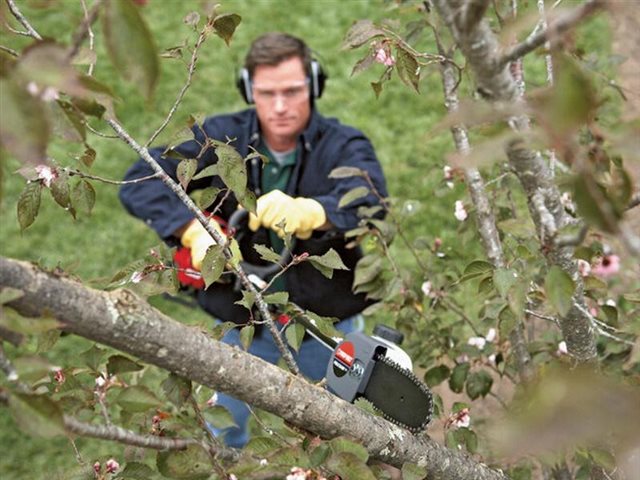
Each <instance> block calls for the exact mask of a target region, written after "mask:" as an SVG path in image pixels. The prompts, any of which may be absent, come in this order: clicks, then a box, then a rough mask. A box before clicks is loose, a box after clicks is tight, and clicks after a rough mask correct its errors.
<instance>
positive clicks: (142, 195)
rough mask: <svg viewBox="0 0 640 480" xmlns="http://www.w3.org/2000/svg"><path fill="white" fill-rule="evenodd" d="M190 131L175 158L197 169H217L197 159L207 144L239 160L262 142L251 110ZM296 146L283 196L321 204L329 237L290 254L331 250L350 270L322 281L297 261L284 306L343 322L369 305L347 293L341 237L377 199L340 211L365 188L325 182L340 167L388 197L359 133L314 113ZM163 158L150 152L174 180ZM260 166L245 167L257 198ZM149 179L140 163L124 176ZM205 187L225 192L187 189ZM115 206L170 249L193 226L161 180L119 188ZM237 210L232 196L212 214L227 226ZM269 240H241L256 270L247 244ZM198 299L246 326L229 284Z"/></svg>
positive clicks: (352, 255) (353, 259) (215, 181)
mask: <svg viewBox="0 0 640 480" xmlns="http://www.w3.org/2000/svg"><path fill="white" fill-rule="evenodd" d="M193 132H194V140H190V141H187V142H185V143H182V144H180V145H179V146H177V147H176V148H175V151H177V152H178V153H179V154H180V155H181V156H183V157H185V158H199V161H198V170H200V169H202V168H204V167H206V166H208V165H211V164H213V163H215V162H216V156H215V153H214V151H213V149H212V148H209V149H207V150H205V151H204V152H201V150H202V145H205V143H206V141H205V139H206V138H207V137H208V138H210V139H215V140H220V141H227V139H232V142H231V145H232V146H233V147H235V148H236V150H237V151H238V152H239V153H240V155H241V156H242V157H243V158H244V157H246V156H247V155H248V154H249V153H251V149H250V147H253V148H257V147H258V145H259V143H260V129H259V124H258V120H257V116H256V112H255V110H254V109H248V110H244V111H241V112H238V113H234V114H228V115H218V116H213V117H209V118H207V119H206V120H205V121H204V123H203V124H202V126H201V128H200V127H199V126H194V128H193ZM300 145H301V148H299V149H298V158H297V160H296V165H295V167H294V169H293V172H292V175H291V178H290V181H289V184H288V186H287V189H286V192H285V193H287V194H289V195H291V196H296V197H298V196H301V197H309V198H313V199H315V200H317V201H318V202H320V203H321V204H322V206H323V207H324V210H325V213H326V215H327V219H328V220H329V221H330V222H331V223H332V224H333V225H334V227H335V230H333V231H329V232H319V231H317V232H314V234H313V235H312V237H311V238H310V239H308V240H304V241H303V240H297V241H296V242H295V248H294V252H293V253H295V254H300V253H302V252H308V253H309V254H310V255H322V254H324V253H326V252H327V251H328V250H329V249H330V248H333V249H334V250H336V251H337V252H338V254H340V256H341V258H342V261H343V262H344V264H345V265H346V266H347V267H348V268H349V270H348V271H344V270H336V271H334V274H333V278H332V279H328V278H326V277H324V276H323V275H322V274H321V273H320V272H319V271H317V270H316V269H315V268H314V267H313V266H312V265H311V264H309V263H308V262H303V263H300V264H298V265H295V266H293V267H292V268H290V269H289V270H287V272H286V273H285V275H284V280H285V285H286V290H287V291H288V292H289V299H290V301H292V302H295V303H296V304H298V305H299V306H301V307H302V308H305V309H309V310H311V311H313V312H315V313H317V314H319V315H323V316H333V317H337V318H340V319H342V318H346V317H348V316H351V315H354V314H356V313H358V312H360V311H362V309H363V308H364V307H365V306H366V305H367V301H366V300H365V298H364V295H362V294H358V295H355V294H353V292H352V288H351V286H352V283H353V273H354V269H355V265H356V263H357V261H358V260H359V259H360V258H361V252H360V250H359V248H357V247H356V248H346V242H345V239H344V236H343V233H344V232H346V231H348V230H351V229H353V228H355V227H356V226H358V223H359V222H360V220H361V218H360V217H359V216H358V208H359V207H363V206H365V207H366V206H373V205H376V204H378V200H377V198H376V196H375V195H373V194H369V195H367V196H366V197H362V198H359V199H357V200H355V201H353V202H352V203H350V204H349V205H347V206H345V207H342V208H339V207H338V202H339V201H340V198H341V197H342V196H343V195H344V194H345V193H347V192H348V191H350V190H351V189H353V188H355V187H358V186H361V185H364V186H367V183H366V181H365V180H364V179H363V178H362V177H349V178H340V179H331V178H329V173H330V172H331V171H332V170H333V169H334V168H337V167H341V166H350V167H356V168H359V169H361V170H365V171H367V172H368V174H369V177H370V178H371V180H372V182H373V184H374V185H375V186H376V189H377V190H378V192H379V193H380V195H382V196H387V191H386V186H385V180H384V176H383V173H382V168H381V166H380V164H379V162H378V160H377V158H376V155H375V152H374V150H373V146H372V145H371V143H370V141H369V140H368V139H367V138H366V137H365V135H364V134H363V133H362V132H360V131H358V130H356V129H354V128H351V127H348V126H345V125H342V124H340V123H339V122H338V121H337V120H336V119H329V118H325V117H323V116H322V115H320V114H319V113H317V112H316V111H315V110H314V111H313V113H312V116H311V119H310V121H309V125H308V126H307V128H306V130H305V131H304V132H303V133H302V134H301V136H300ZM164 151H165V148H155V149H152V150H150V153H151V155H152V156H153V157H154V158H155V159H156V160H157V161H158V162H159V163H160V165H161V166H162V168H163V169H164V170H165V171H166V172H167V173H168V174H169V175H170V176H171V177H173V178H174V179H175V178H176V167H177V165H178V163H179V161H178V160H176V159H175V158H168V157H165V156H163V155H162V153H163V152H164ZM261 167H262V165H261V162H260V160H259V159H257V158H255V159H253V160H251V162H250V163H249V165H248V182H249V188H251V189H252V190H253V191H254V192H255V193H256V196H258V197H259V196H260V195H261V194H262V193H265V192H261V191H260V175H261V170H262V168H261ZM152 173H153V171H152V170H151V168H150V167H149V166H148V165H147V164H146V163H145V162H144V161H143V160H142V159H139V160H138V161H137V162H136V163H135V164H134V165H133V166H132V167H131V168H130V169H129V171H128V172H127V174H126V176H125V179H126V180H132V179H135V178H140V177H144V176H148V175H151V174H152ZM207 186H218V187H224V184H222V182H221V180H220V178H219V177H217V176H214V177H206V178H204V179H201V180H196V181H192V182H191V183H190V184H189V190H193V189H199V188H205V187H207ZM221 197H222V195H220V198H221ZM120 200H121V201H122V203H123V204H124V206H125V207H126V209H127V210H128V211H129V213H131V214H132V215H134V216H136V217H138V218H140V219H141V220H143V221H145V222H146V223H147V224H148V225H149V226H150V227H151V228H153V229H154V230H155V231H156V232H157V233H158V235H159V236H160V237H161V238H162V239H163V240H165V241H166V242H167V243H169V244H176V243H177V239H176V238H175V237H174V236H173V232H175V231H176V230H178V229H179V228H180V227H182V226H183V225H185V224H186V223H188V222H189V221H190V220H191V219H193V214H192V213H191V212H190V211H189V210H188V209H187V207H186V206H185V205H184V204H183V203H182V202H181V201H180V199H179V198H178V197H177V196H176V195H175V194H174V193H173V192H171V191H170V190H169V189H168V188H167V187H166V186H165V185H164V184H163V183H162V182H161V181H160V180H159V179H153V180H146V181H143V182H140V183H130V184H125V185H123V186H122V188H121V190H120ZM215 205H216V204H214V206H215ZM236 207H237V200H235V198H234V197H233V196H231V198H227V200H225V202H224V203H223V204H222V206H221V208H220V210H219V211H218V214H219V215H220V216H221V217H223V218H225V219H227V218H228V217H229V216H230V215H231V213H232V212H233V211H235V209H236ZM212 208H213V207H212ZM268 237H269V235H268V234H267V232H266V231H265V230H264V229H260V230H259V231H258V232H256V233H255V234H253V235H245V237H244V240H243V241H242V242H241V250H242V253H243V256H244V258H245V260H248V261H250V262H251V263H258V262H259V260H257V259H256V258H255V257H256V253H255V251H254V250H253V248H251V245H252V244H255V243H262V244H267V245H268V244H269V240H268ZM197 297H198V301H199V303H200V305H201V306H202V307H203V308H204V309H205V310H206V311H207V312H209V313H210V314H212V315H214V316H215V317H217V318H220V319H222V320H225V321H227V320H228V321H233V322H236V323H245V322H246V321H247V320H248V318H249V317H248V312H247V310H246V309H245V308H244V307H241V306H238V305H235V301H236V300H238V299H239V298H240V295H239V294H238V292H235V291H234V290H233V285H232V283H228V284H227V283H215V284H214V285H211V286H210V287H209V288H208V289H207V290H203V291H199V292H198V294H197Z"/></svg>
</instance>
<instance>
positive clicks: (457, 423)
mask: <svg viewBox="0 0 640 480" xmlns="http://www.w3.org/2000/svg"><path fill="white" fill-rule="evenodd" d="M469 425H471V415H469V408H468V407H465V408H463V409H462V410H460V411H459V412H455V413H452V414H451V415H449V418H447V420H446V422H445V426H446V427H447V428H448V427H454V428H462V427H465V428H467V427H469Z"/></svg>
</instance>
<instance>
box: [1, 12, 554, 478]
mask: <svg viewBox="0 0 640 480" xmlns="http://www.w3.org/2000/svg"><path fill="white" fill-rule="evenodd" d="M17 3H18V5H19V6H20V8H21V10H22V12H23V13H24V14H25V16H26V17H27V18H28V19H29V20H30V22H31V23H32V25H33V26H34V27H35V28H36V29H37V30H38V31H39V32H40V33H41V34H42V35H44V36H51V37H53V38H57V39H59V40H60V41H63V42H69V41H70V38H71V36H72V34H73V32H74V30H75V26H76V25H77V24H78V23H79V20H80V19H81V18H82V8H81V4H80V2H76V1H72V0H60V1H57V2H51V3H47V2H42V1H36V0H33V1H17ZM203 3H204V2H199V1H182V0H149V2H148V4H147V5H146V6H145V7H142V8H141V11H142V12H143V15H144V16H145V18H146V20H147V21H148V24H149V26H150V28H151V30H152V31H153V34H154V36H155V39H156V42H157V46H158V48H159V49H160V50H161V51H162V50H165V49H168V48H171V47H174V46H176V45H180V44H182V43H183V41H185V39H188V42H189V43H190V44H192V43H193V41H194V39H195V36H194V32H193V31H190V29H189V28H188V27H187V26H186V25H185V24H184V23H183V21H182V19H183V18H184V17H185V16H186V15H187V14H188V13H189V12H190V11H193V10H198V9H199V8H200V7H201V5H202V4H203ZM396 7H397V5H396V2H382V1H365V0H347V1H345V0H320V1H318V0H316V1H312V0H301V1H297V2H290V1H288V0H257V1H256V0H246V1H245V0H236V1H233V2H229V3H224V4H223V6H222V9H223V11H224V12H234V13H238V14H239V15H241V16H242V23H241V25H240V27H239V29H238V30H237V32H236V35H235V37H234V39H233V41H232V42H231V45H230V46H229V47H226V46H225V45H224V42H223V41H222V40H221V39H219V38H218V37H215V36H212V37H211V38H209V39H208V41H207V42H206V43H205V45H204V47H203V48H202V51H201V54H200V61H199V65H198V69H197V72H196V75H195V78H194V81H193V84H192V86H191V88H190V90H189V91H188V93H187V94H186V96H185V98H184V101H183V103H182V105H181V106H180V109H179V110H178V113H177V115H176V116H175V118H174V119H173V121H172V122H171V124H170V125H169V127H168V128H167V129H166V130H165V132H164V133H163V135H162V136H161V137H160V139H159V140H158V141H157V142H156V143H158V144H161V143H164V142H167V141H168V140H169V139H170V138H171V135H172V133H173V132H176V131H178V130H180V129H181V128H182V127H183V125H184V124H185V121H186V119H187V117H188V116H189V115H191V114H195V115H199V116H203V115H209V114H215V113H223V112H229V111H234V110H238V109H242V108H245V105H244V103H243V101H242V99H241V98H240V95H239V94H238V92H237V91H236V89H235V86H234V83H235V78H234V72H235V71H237V69H238V68H239V66H240V65H241V64H242V59H243V57H244V54H245V52H246V49H247V47H248V45H249V43H250V42H251V40H252V39H253V38H255V37H256V36H257V35H259V34H261V33H264V32H267V31H273V30H283V31H287V32H289V33H292V34H294V35H298V36H301V37H303V38H304V39H305V40H306V41H307V42H308V43H309V45H310V46H311V47H312V48H313V49H314V51H315V52H316V53H317V56H318V59H319V60H320V61H321V63H322V64H323V66H324V68H325V70H326V71H327V72H328V73H329V77H330V79H329V82H328V84H327V89H326V91H325V94H324V96H323V98H322V99H321V100H320V101H319V102H318V108H319V110H320V111H321V112H322V113H323V114H325V115H328V116H336V117H339V118H340V119H341V120H342V121H343V122H344V123H347V124H350V125H353V126H355V127H357V128H359V129H361V130H363V131H364V132H365V133H366V134H367V135H368V136H369V138H370V139H371V140H372V142H373V144H374V146H375V147H376V150H377V153H378V156H379V158H380V161H381V162H382V164H383V167H384V169H385V172H386V174H387V179H388V186H389V191H390V194H391V196H392V197H393V198H394V199H396V201H397V204H398V205H403V204H404V203H405V202H412V203H411V204H412V205H413V206H414V207H416V208H415V209H414V210H415V211H416V212H417V213H416V214H415V215H413V216H410V217H407V219H406V222H405V227H406V229H407V231H408V236H409V237H410V238H418V237H422V238H424V239H425V240H426V241H427V242H429V243H431V242H433V240H434V238H435V237H440V238H442V240H443V245H444V246H445V248H451V249H452V250H451V251H452V252H456V253H455V254H456V255H458V254H459V255H464V256H468V257H473V256H481V251H480V250H479V249H478V248H477V246H475V247H468V246H467V245H465V244H463V240H464V239H465V238H469V237H470V234H471V232H470V231H469V227H466V229H465V228H464V227H462V229H461V226H460V224H459V222H458V221H457V220H455V218H454V216H453V212H454V202H455V200H458V199H466V192H465V187H464V185H462V184H460V183H457V184H456V185H455V187H454V188H453V189H449V188H447V187H446V186H445V185H444V183H443V181H442V167H443V166H444V165H445V164H446V152H448V151H450V150H451V149H452V141H451V139H450V136H449V135H448V133H446V132H443V133H441V134H440V135H437V136H429V135H428V133H429V132H430V130H431V129H432V128H433V126H434V125H436V124H437V122H438V121H440V120H441V119H442V118H443V116H444V115H445V111H446V110H445V107H444V105H443V100H442V89H441V85H440V78H439V75H438V74H437V70H436V68H435V67H433V70H432V71H431V72H432V73H431V74H424V76H423V79H422V81H421V83H420V90H421V94H420V95H417V94H415V93H414V92H412V91H411V90H410V89H409V88H407V87H406V86H405V85H403V84H402V83H401V82H400V81H398V79H397V78H394V81H392V82H390V83H387V84H386V85H385V89H384V91H383V93H382V95H381V97H380V98H379V99H376V98H375V95H374V93H373V90H372V89H371V87H370V86H369V84H370V82H372V81H376V80H377V78H378V76H379V75H380V74H381V73H382V67H381V66H379V65H378V66H376V68H373V69H372V70H371V71H367V72H364V73H362V74H359V75H356V76H353V77H352V76H350V72H351V69H352V67H353V65H354V64H355V62H356V61H357V60H358V59H359V58H360V57H361V56H363V55H364V50H362V51H356V52H351V51H349V52H347V51H341V42H342V39H343V37H344V35H345V33H346V31H347V30H348V28H349V26H350V25H351V23H352V22H353V21H355V20H358V19H365V18H367V19H371V20H374V21H378V20H381V19H382V18H385V17H391V18H398V19H403V20H404V21H406V15H405V16H404V17H402V15H403V14H404V13H405V11H404V10H403V9H400V8H396ZM403 23H404V22H403ZM94 30H95V34H96V45H97V50H98V59H99V60H98V63H97V66H96V70H95V75H96V77H97V78H98V79H100V80H102V81H103V82H105V83H108V84H112V85H115V87H114V88H115V91H116V93H117V95H118V96H119V98H120V99H121V101H119V102H118V103H117V105H116V112H117V115H118V117H119V119H120V120H121V123H122V124H123V125H124V126H125V128H126V129H127V130H128V132H129V133H130V134H131V135H132V136H133V137H134V138H136V139H138V140H139V141H140V142H142V143H143V142H144V141H146V139H147V138H149V136H150V135H151V134H152V133H153V131H154V130H155V129H156V128H157V126H158V125H159V124H160V123H161V122H162V120H163V118H164V117H165V115H166V113H167V112H168V111H169V109H170V108H171V106H172V104H173V102H174V99H175V98H176V95H177V93H178V91H179V89H180V88H181V86H182V85H183V83H184V81H185V79H186V68H185V64H186V62H188V58H189V54H185V57H186V59H185V60H184V61H180V60H175V59H166V58H165V59H162V62H161V65H162V76H161V78H160V81H159V85H158V88H157V92H156V95H155V97H154V98H153V100H152V101H150V102H146V101H145V100H144V99H143V98H142V96H141V95H139V93H138V91H137V90H136V89H135V88H134V86H132V85H130V84H127V83H124V82H121V81H119V80H118V81H116V82H112V80H114V78H115V77H116V76H117V74H116V72H114V70H113V68H112V67H111V65H110V63H109V61H108V59H107V58H106V55H105V52H104V46H103V41H102V37H101V27H100V23H99V22H98V23H96V25H95V27H94ZM430 42H431V39H425V40H423V41H422V43H421V47H422V48H427V46H428V45H429V44H430ZM0 44H2V45H6V46H10V47H11V48H13V49H16V50H19V49H21V48H22V47H23V46H25V45H26V44H28V40H27V39H25V38H24V37H19V36H15V35H13V36H11V35H10V34H8V33H7V32H6V31H2V32H0ZM131 48H135V45H132V46H131ZM431 51H433V50H431ZM542 72H543V70H542V68H541V67H540V65H537V66H535V67H532V70H531V72H530V75H531V77H530V78H533V79H534V82H535V81H536V79H542V78H543V77H542ZM467 80H468V79H465V82H464V84H463V86H462V91H461V93H462V94H463V95H464V94H468V93H470V87H468V86H466V85H467V83H468V81H467ZM539 82H540V83H542V80H539ZM92 126H93V127H94V128H96V129H97V130H99V131H101V132H103V133H106V134H109V133H110V132H109V128H108V126H107V125H105V124H104V123H100V122H97V121H95V120H93V123H92ZM88 143H89V144H90V145H91V147H92V148H94V149H95V150H96V152H97V158H96V161H95V164H94V166H93V168H92V171H91V173H92V174H94V175H98V176H101V177H105V178H111V179H121V178H122V176H123V175H124V172H125V171H126V169H127V168H128V167H129V166H130V165H131V164H132V163H133V162H134V161H135V160H136V155H135V153H134V152H132V151H131V150H130V149H129V148H128V147H127V146H126V145H124V144H123V143H121V142H120V141H118V140H113V139H108V138H103V137H99V136H95V135H90V136H89V138H88ZM82 151H83V147H82V145H69V144H64V143H54V144H52V145H51V147H50V149H49V154H50V156H51V157H53V158H54V159H55V160H56V161H57V162H58V163H60V164H62V165H69V166H76V160H75V159H74V158H73V155H70V152H75V154H76V155H79V154H81V153H82ZM2 168H3V178H4V179H3V184H2V198H1V204H0V225H1V229H0V253H1V254H2V255H4V256H7V257H13V258H18V259H25V260H30V261H37V262H39V263H40V264H41V265H43V266H47V267H50V268H53V267H56V266H60V267H62V268H63V269H64V270H65V271H66V272H68V273H69V274H72V275H75V276H77V277H79V278H81V279H82V280H84V281H86V282H89V284H92V283H93V284H95V285H101V284H103V283H104V280H105V279H108V278H110V277H111V276H112V275H113V274H114V273H115V272H116V271H117V270H118V269H119V268H120V267H123V266H124V265H126V264H127V263H129V262H131V261H133V260H135V259H138V258H140V257H142V256H143V255H144V254H145V253H146V252H147V251H148V249H149V248H150V247H152V246H154V245H156V244H157V243H158V239H157V238H156V237H155V233H154V232H152V231H151V230H150V229H148V228H147V227H146V226H145V225H144V224H143V223H142V222H140V221H138V220H136V219H134V218H132V217H130V216H129V215H128V214H127V213H126V212H125V211H124V209H123V208H122V207H121V205H120V203H119V201H118V199H117V187H116V186H113V185H107V184H104V183H100V182H92V185H93V187H94V188H95V190H96V193H97V202H96V206H95V209H94V211H93V213H92V214H91V216H88V217H87V216H85V217H80V218H78V219H77V220H75V221H74V220H73V219H72V218H71V216H70V215H69V214H68V213H66V212H65V211H63V210H62V209H61V208H60V207H58V206H57V205H56V204H55V203H54V202H53V200H52V199H51V198H50V196H49V195H48V194H46V192H45V195H44V196H43V202H42V206H41V210H40V214H39V216H38V218H37V220H36V222H35V223H34V224H33V225H32V226H31V227H29V228H28V229H27V230H26V231H24V232H22V233H21V232H20V229H19V225H18V222H17V218H16V202H17V198H18V195H19V194H20V191H21V190H22V189H23V188H24V180H23V179H22V178H21V177H20V176H19V175H18V174H16V173H15V171H16V170H17V169H18V168H20V165H19V164H18V162H17V161H15V160H14V159H12V158H8V157H7V156H5V158H4V161H3V162H2ZM393 248H394V250H393V252H394V255H396V256H397V258H398V262H399V263H400V264H403V265H406V266H410V265H411V263H412V259H411V258H410V256H409V255H408V254H407V253H406V252H405V251H404V250H403V249H402V248H401V247H400V245H399V244H398V242H396V245H394V247H393ZM152 303H153V304H154V305H155V306H157V307H158V308H159V309H161V310H162V311H164V312H166V313H168V314H169V315H171V316H173V317H174V318H176V319H178V320H180V321H185V322H188V323H193V324H201V325H208V324H210V319H209V318H208V317H207V316H206V315H204V314H203V313H201V312H200V311H198V310H194V309H190V308H187V307H183V306H180V305H177V304H176V303H173V302H168V301H166V300H164V299H162V298H154V299H152ZM90 347H91V344H90V343H89V342H87V341H84V340H81V339H74V338H71V337H64V338H62V339H61V340H60V341H59V342H58V343H57V344H56V345H55V346H54V348H53V349H52V350H51V351H49V352H47V353H46V354H45V356H48V357H50V358H51V359H54V358H55V359H57V361H59V362H62V361H63V360H65V359H72V358H74V356H75V355H77V354H78V352H81V351H84V350H87V349H89V348H90ZM28 348H29V349H31V350H32V351H35V349H36V348H37V345H36V344H35V343H33V344H30V345H29V346H28ZM13 352H14V350H13V349H12V348H7V353H8V355H9V356H10V357H11V355H12V354H13ZM3 381H4V380H3ZM77 447H78V449H79V452H80V454H81V456H82V458H83V459H84V460H85V461H87V462H90V463H93V461H95V460H96V459H99V460H101V461H103V462H104V461H105V460H106V459H107V458H109V457H110V456H115V457H118V458H123V447H121V446H120V445H118V444H111V443H107V442H99V441H94V440H86V439H79V440H78V441H77ZM0 451H1V452H3V453H2V455H0V478H2V479H4V480H11V479H37V478H47V479H50V478H75V477H73V476H71V475H70V474H69V472H71V470H73V468H74V467H75V466H76V465H77V461H76V456H75V453H74V450H73V448H72V447H71V444H70V443H69V442H68V441H67V440H65V439H55V440H54V441H51V440H46V439H40V438H33V437H28V436H26V435H24V434H23V433H22V432H21V431H20V430H19V429H18V428H17V427H16V425H15V424H14V422H13V420H12V418H10V416H9V414H8V412H7V410H6V409H0ZM78 478H80V477H78Z"/></svg>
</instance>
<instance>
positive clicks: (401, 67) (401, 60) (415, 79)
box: [396, 48, 420, 93]
mask: <svg viewBox="0 0 640 480" xmlns="http://www.w3.org/2000/svg"><path fill="white" fill-rule="evenodd" d="M396 56H397V59H396V71H397V72H398V76H399V77H400V80H402V81H403V82H404V83H405V84H406V85H408V86H410V87H412V88H413V89H414V90H415V92H416V93H420V88H419V82H420V68H419V65H418V62H417V61H416V59H415V58H414V56H413V55H411V53H409V52H408V51H406V50H405V49H404V48H397V49H396Z"/></svg>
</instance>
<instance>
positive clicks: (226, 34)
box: [213, 13, 242, 46]
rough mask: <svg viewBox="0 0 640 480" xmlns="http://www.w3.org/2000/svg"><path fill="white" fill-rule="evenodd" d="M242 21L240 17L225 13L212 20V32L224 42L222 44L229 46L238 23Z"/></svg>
mask: <svg viewBox="0 0 640 480" xmlns="http://www.w3.org/2000/svg"><path fill="white" fill-rule="evenodd" d="M241 21H242V17H240V15H237V14H235V13H225V14H223V15H218V16H217V17H216V18H214V19H213V31H214V32H215V34H216V35H218V36H219V37H220V38H222V39H223V40H224V43H226V44H227V46H229V43H231V38H232V37H233V34H234V32H235V31H236V28H237V27H238V25H240V22H241Z"/></svg>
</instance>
